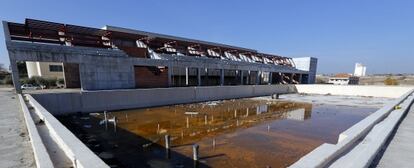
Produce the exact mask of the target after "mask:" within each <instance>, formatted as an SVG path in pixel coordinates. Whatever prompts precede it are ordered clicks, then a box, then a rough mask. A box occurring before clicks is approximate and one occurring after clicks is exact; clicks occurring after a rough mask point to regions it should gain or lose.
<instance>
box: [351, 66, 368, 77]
mask: <svg viewBox="0 0 414 168" xmlns="http://www.w3.org/2000/svg"><path fill="white" fill-rule="evenodd" d="M366 71H367V67H366V66H365V65H363V64H361V63H356V64H355V71H354V76H358V77H362V76H365V73H366Z"/></svg>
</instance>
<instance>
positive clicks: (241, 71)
mask: <svg viewBox="0 0 414 168" xmlns="http://www.w3.org/2000/svg"><path fill="white" fill-rule="evenodd" d="M239 71H240V85H243V70H239Z"/></svg>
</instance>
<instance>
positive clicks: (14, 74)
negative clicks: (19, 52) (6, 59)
mask: <svg viewBox="0 0 414 168" xmlns="http://www.w3.org/2000/svg"><path fill="white" fill-rule="evenodd" d="M9 54H10V53H9ZM10 67H11V75H12V80H13V85H14V89H16V93H22V90H21V86H20V80H19V69H18V68H17V62H16V60H14V56H13V55H10Z"/></svg>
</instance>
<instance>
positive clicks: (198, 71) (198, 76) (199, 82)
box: [197, 68, 204, 86]
mask: <svg viewBox="0 0 414 168" xmlns="http://www.w3.org/2000/svg"><path fill="white" fill-rule="evenodd" d="M202 70H204V69H201V68H197V86H201V71H202Z"/></svg>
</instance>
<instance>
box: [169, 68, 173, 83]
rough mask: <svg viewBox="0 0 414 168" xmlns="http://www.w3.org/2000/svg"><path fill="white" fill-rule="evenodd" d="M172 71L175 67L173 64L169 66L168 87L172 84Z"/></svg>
mask: <svg viewBox="0 0 414 168" xmlns="http://www.w3.org/2000/svg"><path fill="white" fill-rule="evenodd" d="M172 71H173V67H172V66H168V87H171V86H172V79H171V78H172Z"/></svg>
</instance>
